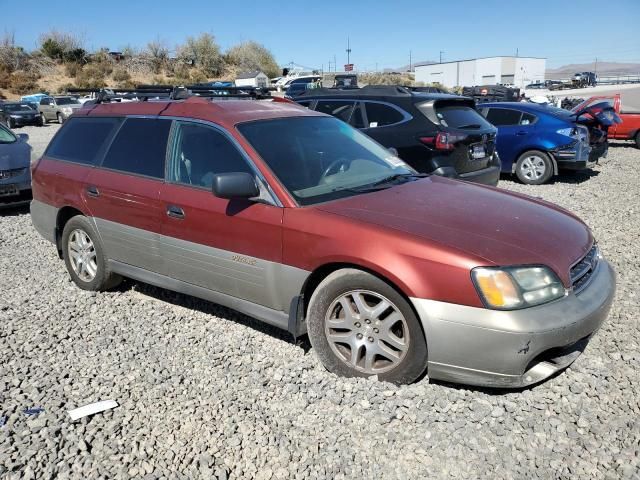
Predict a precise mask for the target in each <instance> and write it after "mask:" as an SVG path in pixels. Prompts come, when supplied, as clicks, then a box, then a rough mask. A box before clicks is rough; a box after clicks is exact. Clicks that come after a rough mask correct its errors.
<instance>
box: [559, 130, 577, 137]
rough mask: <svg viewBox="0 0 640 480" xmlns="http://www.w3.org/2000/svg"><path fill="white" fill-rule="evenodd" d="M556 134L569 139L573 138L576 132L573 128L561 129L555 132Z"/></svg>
mask: <svg viewBox="0 0 640 480" xmlns="http://www.w3.org/2000/svg"><path fill="white" fill-rule="evenodd" d="M556 133H559V134H560V135H564V136H565V137H571V138H575V137H576V136H577V135H578V131H577V130H576V129H575V128H561V129H560V130H556Z"/></svg>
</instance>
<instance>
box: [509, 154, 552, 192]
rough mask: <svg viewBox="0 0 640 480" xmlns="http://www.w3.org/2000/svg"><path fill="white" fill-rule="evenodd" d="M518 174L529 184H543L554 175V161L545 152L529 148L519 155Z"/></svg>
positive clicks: (521, 179) (523, 181)
mask: <svg viewBox="0 0 640 480" xmlns="http://www.w3.org/2000/svg"><path fill="white" fill-rule="evenodd" d="M516 175H517V177H518V179H519V180H520V181H521V182H522V183H526V184H527V185H542V184H543V183H546V182H548V181H549V179H550V178H551V176H552V175H553V162H552V161H551V159H550V158H549V155H547V154H546V153H545V152H541V151H540V150H529V151H528V152H524V153H523V154H522V155H520V156H519V157H518V161H517V162H516Z"/></svg>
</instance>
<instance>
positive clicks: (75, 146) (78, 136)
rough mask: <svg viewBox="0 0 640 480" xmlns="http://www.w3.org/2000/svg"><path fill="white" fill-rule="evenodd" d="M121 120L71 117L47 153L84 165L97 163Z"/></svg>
mask: <svg viewBox="0 0 640 480" xmlns="http://www.w3.org/2000/svg"><path fill="white" fill-rule="evenodd" d="M121 121H122V120H121V119H119V118H107V117H85V118H83V117H78V118H71V119H69V120H67V121H66V122H65V124H64V126H63V127H62V129H61V130H60V132H59V133H58V134H57V135H56V136H55V137H54V138H53V140H52V141H51V144H50V145H49V148H48V149H47V152H46V154H45V155H46V156H48V157H53V158H58V159H60V160H66V161H68V162H74V163H81V164H83V165H95V164H96V162H97V160H98V157H99V156H100V153H101V152H102V151H104V147H105V146H106V144H107V143H108V141H109V139H110V138H111V136H112V135H113V133H114V132H115V131H116V129H117V127H118V125H120V123H121Z"/></svg>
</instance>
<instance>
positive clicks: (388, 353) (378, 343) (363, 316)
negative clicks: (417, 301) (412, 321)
mask: <svg viewBox="0 0 640 480" xmlns="http://www.w3.org/2000/svg"><path fill="white" fill-rule="evenodd" d="M325 335H326V337H327V340H328V342H329V346H330V347H331V349H332V350H333V352H334V353H335V354H336V355H337V357H338V358H339V359H340V360H342V361H343V362H344V363H346V364H347V365H348V366H349V367H351V368H353V369H355V370H358V371H360V372H363V373H366V374H369V375H376V374H379V373H383V372H386V371H389V370H391V369H393V368H394V367H396V366H397V365H398V364H399V363H400V362H401V361H402V359H403V358H404V357H405V355H406V354H407V351H408V349H409V327H408V325H407V321H406V319H405V318H404V315H403V314H402V313H401V312H400V309H399V308H398V307H397V306H396V305H394V304H393V303H392V302H391V301H390V300H389V299H387V298H385V297H384V296H382V295H380V294H378V293H375V292H372V291H370V290H354V291H351V292H347V293H344V294H342V295H340V296H339V297H338V298H336V299H335V300H334V301H333V303H332V304H331V306H330V307H329V309H328V311H327V314H326V317H325Z"/></svg>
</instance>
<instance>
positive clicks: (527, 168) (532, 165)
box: [520, 155, 547, 180]
mask: <svg viewBox="0 0 640 480" xmlns="http://www.w3.org/2000/svg"><path fill="white" fill-rule="evenodd" d="M546 171H547V165H546V163H545V161H544V159H543V158H542V157H539V156H538V155H530V156H528V157H527V158H525V159H524V160H523V161H522V163H521V164H520V172H521V173H522V176H523V177H525V178H527V179H529V180H539V179H540V178H542V177H543V176H544V174H545V173H546Z"/></svg>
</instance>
